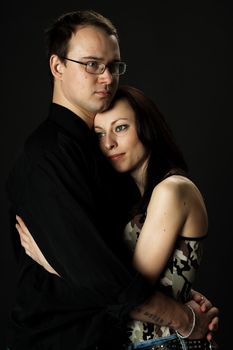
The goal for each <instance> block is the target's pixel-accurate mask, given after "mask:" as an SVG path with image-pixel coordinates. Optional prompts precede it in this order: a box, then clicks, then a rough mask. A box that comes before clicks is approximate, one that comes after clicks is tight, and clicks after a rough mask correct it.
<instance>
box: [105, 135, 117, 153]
mask: <svg viewBox="0 0 233 350" xmlns="http://www.w3.org/2000/svg"><path fill="white" fill-rule="evenodd" d="M116 146H117V142H116V140H115V139H114V138H113V137H110V136H106V139H105V148H106V149H107V150H111V149H113V148H115V147H116Z"/></svg>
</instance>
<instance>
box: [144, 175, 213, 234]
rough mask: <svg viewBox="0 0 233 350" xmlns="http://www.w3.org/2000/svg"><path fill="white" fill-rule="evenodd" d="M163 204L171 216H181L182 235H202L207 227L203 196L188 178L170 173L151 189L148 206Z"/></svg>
mask: <svg viewBox="0 0 233 350" xmlns="http://www.w3.org/2000/svg"><path fill="white" fill-rule="evenodd" d="M156 206H163V208H165V210H166V211H167V210H169V212H170V213H172V214H171V215H172V216H176V215H177V217H182V220H183V227H182V230H181V232H180V234H181V235H183V236H195V237H196V236H202V235H204V234H206V232H207V229H208V215H207V210H206V206H205V202H204V199H203V196H202V194H201V192H200V190H199V189H198V187H197V186H196V185H195V184H194V182H192V181H191V180H190V179H188V178H186V177H184V176H180V175H172V176H170V177H168V178H166V179H165V180H163V181H161V182H160V183H159V184H158V185H157V186H156V187H155V188H154V190H153V193H152V196H151V201H150V208H153V207H154V208H155V207H156Z"/></svg>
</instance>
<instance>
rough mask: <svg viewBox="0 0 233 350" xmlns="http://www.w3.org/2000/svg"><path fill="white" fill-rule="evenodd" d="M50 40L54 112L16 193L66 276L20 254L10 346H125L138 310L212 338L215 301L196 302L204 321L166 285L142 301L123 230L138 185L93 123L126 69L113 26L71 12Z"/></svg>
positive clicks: (15, 183) (17, 170) (22, 164)
mask: <svg viewBox="0 0 233 350" xmlns="http://www.w3.org/2000/svg"><path fill="white" fill-rule="evenodd" d="M47 39H48V57H49V63H50V70H51V73H52V82H53V98H52V104H51V108H50V112H49V116H48V118H47V119H46V120H45V121H44V122H43V123H42V124H41V125H40V126H39V128H38V129H37V130H36V131H35V132H34V133H33V134H32V135H31V136H30V137H29V138H28V140H27V141H26V143H25V147H24V151H23V153H22V155H21V157H20V158H19V159H18V161H17V163H16V165H15V167H14V169H13V170H12V172H11V174H10V177H9V180H8V192H9V196H10V199H11V203H12V205H13V207H14V211H15V213H18V214H19V215H20V216H22V217H23V219H24V220H25V223H26V225H27V226H28V228H29V230H30V232H31V233H32V234H33V237H34V239H35V241H36V243H37V244H38V246H39V247H40V249H41V251H42V253H43V254H44V256H45V257H46V259H47V260H48V263H49V264H50V265H51V266H53V268H54V269H55V270H56V271H57V272H58V274H59V276H56V275H54V274H49V273H47V271H45V270H44V269H43V268H42V267H41V266H40V265H38V264H36V263H35V262H34V261H33V260H32V259H30V258H29V257H28V256H27V255H25V254H21V255H20V269H19V282H18V292H17V298H16V304H15V307H14V309H13V311H12V314H11V333H10V335H9V345H8V346H9V348H10V350H18V349H20V350H22V349H24V350H29V349H30V350H34V349H46V350H47V349H51V350H52V349H56V350H67V349H78V350H83V349H95V348H96V346H97V347H98V348H99V349H106V348H111V349H121V348H123V345H122V344H123V342H124V340H123V338H124V322H125V321H126V319H127V317H129V316H128V315H129V314H130V313H131V315H132V316H134V314H135V317H138V318H141V319H145V320H146V321H148V317H149V320H150V321H152V322H155V323H156V322H160V323H161V324H164V325H165V324H170V325H171V326H172V327H173V328H174V329H176V330H177V331H179V332H180V333H181V334H183V335H186V334H188V333H190V329H191V328H194V329H193V333H192V335H195V337H198V336H200V337H201V336H204V335H205V333H206V332H207V329H208V324H209V323H210V325H209V327H210V329H211V328H213V327H214V326H215V325H216V318H215V319H213V321H212V322H211V319H212V318H214V317H215V316H216V315H217V310H216V309H215V308H211V309H210V310H209V311H207V312H206V313H202V311H200V309H199V305H198V304H195V303H194V302H193V304H192V305H193V308H194V309H195V312H196V315H197V316H198V320H199V321H198V322H197V323H196V324H194V323H193V320H194V319H193V318H192V317H193V315H192V313H191V312H190V310H189V309H188V308H187V307H185V306H183V305H179V304H177V303H176V302H175V301H173V300H170V299H168V298H166V297H165V296H163V295H162V294H159V293H157V294H155V297H154V298H151V299H150V300H148V302H146V303H145V304H144V305H142V306H141V307H140V309H138V308H137V309H135V307H136V306H138V305H140V304H143V302H145V301H146V300H147V298H148V296H149V293H151V291H150V286H148V285H147V283H146V282H145V281H144V280H143V279H142V278H141V277H140V276H139V275H138V274H137V273H136V272H135V271H133V269H132V267H131V266H130V264H129V263H128V260H127V257H126V255H125V254H124V252H123V251H122V250H123V246H122V244H121V240H120V236H119V232H120V229H121V228H122V226H123V223H124V222H125V218H124V213H125V212H126V210H127V208H128V207H129V205H130V204H131V203H128V201H127V200H126V198H127V196H125V194H127V193H129V192H128V191H129V187H130V186H131V184H130V183H127V187H126V186H125V185H124V183H125V181H126V179H123V180H125V181H121V180H122V179H121V178H120V177H119V175H116V174H113V173H112V170H111V169H109V167H108V165H107V164H106V162H105V161H104V159H103V158H102V156H101V154H100V153H99V151H98V148H97V147H96V145H95V143H94V141H93V140H94V139H93V136H92V132H91V130H90V129H91V127H92V125H93V119H94V116H95V114H96V113H97V112H100V111H103V110H105V109H106V108H107V107H108V105H109V104H110V101H111V99H112V97H113V95H114V93H115V92H116V89H117V86H118V82H119V75H121V74H123V73H124V72H125V69H126V65H125V63H123V62H121V58H120V50H119V45H118V37H117V32H116V29H115V27H114V26H113V25H112V23H111V22H110V21H109V20H108V19H106V18H104V17H102V16H101V15H100V14H97V13H95V12H92V11H81V12H75V13H69V14H66V15H64V16H62V17H60V18H59V19H58V20H57V21H56V22H55V23H54V24H53V26H52V27H51V28H50V29H49V31H48V32H47ZM117 233H118V234H117ZM206 307H207V309H208V308H209V307H210V305H208V303H206ZM132 310H134V311H132ZM155 314H156V315H157V316H156V317H155ZM158 316H159V317H158ZM192 325H193V326H195V327H192Z"/></svg>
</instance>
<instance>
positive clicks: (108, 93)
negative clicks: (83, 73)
mask: <svg viewBox="0 0 233 350" xmlns="http://www.w3.org/2000/svg"><path fill="white" fill-rule="evenodd" d="M95 93H96V94H97V95H100V96H111V91H107V90H98V91H96V92H95Z"/></svg>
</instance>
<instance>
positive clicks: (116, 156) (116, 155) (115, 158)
mask: <svg viewBox="0 0 233 350" xmlns="http://www.w3.org/2000/svg"><path fill="white" fill-rule="evenodd" d="M123 155H124V153H118V154H113V155H111V156H108V158H109V159H111V160H118V159H119V158H121V157H122V156H123Z"/></svg>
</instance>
